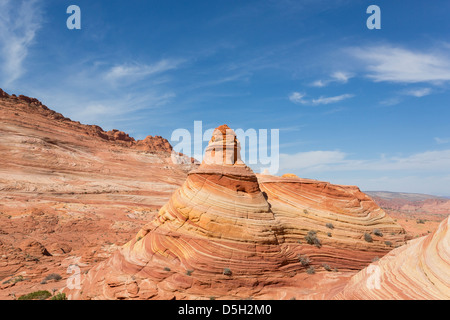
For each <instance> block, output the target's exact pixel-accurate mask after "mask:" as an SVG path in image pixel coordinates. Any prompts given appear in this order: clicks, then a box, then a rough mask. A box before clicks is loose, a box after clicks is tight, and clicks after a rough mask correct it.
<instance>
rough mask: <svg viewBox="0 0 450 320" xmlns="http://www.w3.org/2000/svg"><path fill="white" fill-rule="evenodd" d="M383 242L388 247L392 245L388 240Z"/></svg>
mask: <svg viewBox="0 0 450 320" xmlns="http://www.w3.org/2000/svg"><path fill="white" fill-rule="evenodd" d="M384 243H385V244H386V245H387V246H388V247H390V246H392V242H390V241H385V242H384Z"/></svg>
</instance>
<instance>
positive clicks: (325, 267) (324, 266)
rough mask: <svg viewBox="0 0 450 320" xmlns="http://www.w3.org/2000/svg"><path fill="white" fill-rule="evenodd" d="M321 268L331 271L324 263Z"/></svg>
mask: <svg viewBox="0 0 450 320" xmlns="http://www.w3.org/2000/svg"><path fill="white" fill-rule="evenodd" d="M322 267H323V268H324V269H325V270H327V271H331V267H330V266H329V265H328V264H326V263H324V264H322Z"/></svg>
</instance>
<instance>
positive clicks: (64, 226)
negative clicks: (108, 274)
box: [0, 89, 197, 299]
mask: <svg viewBox="0 0 450 320" xmlns="http://www.w3.org/2000/svg"><path fill="white" fill-rule="evenodd" d="M174 154H175V153H174V152H172V147H171V146H170V144H169V143H168V141H167V140H165V139H163V138H161V137H158V136H156V137H151V136H149V137H147V138H146V139H144V140H142V141H135V140H134V139H133V138H132V137H130V136H129V135H128V134H126V133H124V132H121V131H119V130H111V131H104V130H103V129H102V128H100V127H98V126H95V125H83V124H80V123H79V122H75V121H71V120H70V119H68V118H66V117H64V116H63V115H62V114H59V113H57V112H55V111H52V110H50V109H49V108H47V107H46V106H45V105H43V104H42V103H41V102H40V101H39V100H37V99H35V98H29V97H26V96H22V95H21V96H15V95H9V94H7V93H5V92H4V91H3V90H1V89H0V299H11V298H12V296H11V295H10V294H12V293H15V294H16V296H19V295H20V294H25V293H29V292H31V290H34V291H35V290H36V289H38V290H41V289H42V290H50V291H51V290H52V289H54V288H56V289H60V288H62V287H64V286H65V278H67V277H68V276H69V275H70V274H68V273H67V267H68V265H70V264H72V263H75V261H76V263H77V264H78V265H79V266H80V267H81V268H82V271H83V272H85V271H86V270H89V269H90V268H91V267H92V266H93V265H96V264H97V263H98V262H99V261H102V260H105V259H107V258H108V257H109V256H110V255H111V253H112V252H113V251H114V250H115V249H116V248H117V247H118V246H121V245H123V244H124V243H126V242H127V241H128V240H129V239H130V238H131V237H132V236H133V235H135V234H136V232H138V231H139V230H140V229H141V228H142V225H144V224H145V223H146V222H147V221H149V220H150V219H152V218H153V217H154V216H155V215H156V213H157V212H158V209H159V208H160V207H161V206H162V205H163V204H165V203H166V202H167V201H168V200H169V199H170V196H171V194H172V193H173V192H174V190H176V189H177V188H178V187H179V186H181V185H182V183H183V182H184V180H185V179H186V175H187V172H188V171H189V170H190V169H192V168H195V167H196V166H197V165H195V164H194V165H193V164H192V161H191V160H192V159H190V158H188V157H186V156H185V158H186V159H185V160H186V161H184V162H183V164H174V163H173V162H172V156H173V155H174ZM27 241H28V242H32V241H36V243H34V244H33V245H31V246H28V245H26V243H27ZM38 243H39V244H40V245H39V244H38ZM29 244H30V243H29ZM41 245H42V246H43V247H44V248H45V249H46V251H42V250H41V249H42V247H41ZM42 252H44V253H45V255H43V254H41V253H42ZM46 252H48V253H50V255H47V253H46ZM47 273H57V274H60V275H61V276H62V278H63V279H62V280H61V281H59V282H58V283H53V284H50V283H49V284H41V281H42V280H43V277H44V275H45V274H47ZM16 279H21V280H22V281H16ZM50 285H51V286H50Z"/></svg>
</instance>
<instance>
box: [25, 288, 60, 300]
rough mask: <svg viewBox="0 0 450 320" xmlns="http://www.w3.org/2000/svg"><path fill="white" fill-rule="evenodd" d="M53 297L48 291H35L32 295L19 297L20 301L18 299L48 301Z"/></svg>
mask: <svg viewBox="0 0 450 320" xmlns="http://www.w3.org/2000/svg"><path fill="white" fill-rule="evenodd" d="M51 296H52V294H51V293H50V292H48V291H47V290H40V291H35V292H32V293H28V294H26V295H23V296H21V297H19V299H17V300H46V299H48V298H50V297H51Z"/></svg>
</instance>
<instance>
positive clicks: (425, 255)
mask: <svg viewBox="0 0 450 320" xmlns="http://www.w3.org/2000/svg"><path fill="white" fill-rule="evenodd" d="M449 227H450V218H447V219H445V220H444V221H442V222H441V224H440V225H439V227H438V228H437V229H436V230H435V231H434V232H433V233H431V234H430V235H428V236H425V237H422V238H419V239H415V240H411V241H410V242H409V243H408V244H407V245H405V246H402V247H400V248H397V249H395V250H392V251H391V252H389V254H387V255H386V256H384V257H383V258H382V259H380V260H379V261H377V262H375V263H373V264H371V265H370V266H368V267H367V268H365V269H364V270H362V271H360V272H359V273H358V274H356V275H355V276H354V277H353V278H352V279H351V280H350V282H349V283H348V285H347V286H346V287H345V289H344V290H343V291H342V292H341V293H340V294H339V295H337V297H336V298H338V299H371V300H374V299H383V300H391V299H395V300H399V299H411V300H429V299H433V300H436V299H443V300H448V299H450V231H449Z"/></svg>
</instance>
